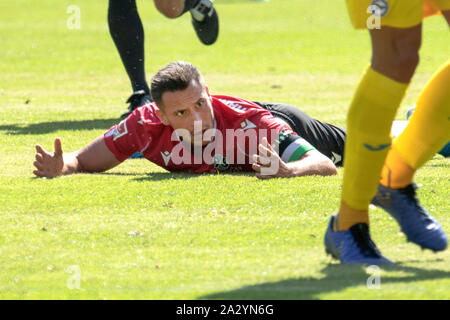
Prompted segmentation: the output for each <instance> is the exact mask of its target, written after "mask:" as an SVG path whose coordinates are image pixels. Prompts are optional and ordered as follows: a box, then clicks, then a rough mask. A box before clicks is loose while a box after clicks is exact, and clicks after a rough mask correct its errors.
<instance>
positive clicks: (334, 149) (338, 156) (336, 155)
mask: <svg viewBox="0 0 450 320" xmlns="http://www.w3.org/2000/svg"><path fill="white" fill-rule="evenodd" d="M254 102H255V103H256V104H257V105H259V106H261V107H263V108H264V109H266V110H267V111H269V112H270V113H271V114H272V115H273V116H274V117H277V118H280V119H282V120H284V121H285V122H287V124H289V125H290V126H291V128H292V130H293V131H294V132H296V133H297V134H298V135H299V136H301V137H302V138H303V139H305V140H306V141H308V142H309V143H311V144H312V145H313V146H314V147H315V148H316V149H317V150H318V151H319V152H320V153H322V154H324V155H326V156H327V157H328V158H330V159H331V160H332V161H333V162H334V164H335V165H336V166H343V163H344V145H345V136H346V132H345V130H344V129H342V128H339V127H336V126H333V125H332V124H329V123H324V122H320V121H319V120H316V119H313V118H311V117H310V116H308V115H307V114H306V113H304V112H303V111H301V110H300V109H298V108H296V107H294V106H291V105H289V104H283V103H271V102H257V101H254Z"/></svg>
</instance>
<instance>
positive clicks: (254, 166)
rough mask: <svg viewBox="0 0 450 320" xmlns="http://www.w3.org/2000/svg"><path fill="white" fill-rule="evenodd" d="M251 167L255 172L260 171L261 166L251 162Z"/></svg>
mask: <svg viewBox="0 0 450 320" xmlns="http://www.w3.org/2000/svg"><path fill="white" fill-rule="evenodd" d="M252 169H253V171H255V172H261V166H260V165H259V164H256V163H253V164H252Z"/></svg>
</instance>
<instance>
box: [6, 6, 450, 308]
mask: <svg viewBox="0 0 450 320" xmlns="http://www.w3.org/2000/svg"><path fill="white" fill-rule="evenodd" d="M72 4H75V5H78V6H79V7H80V9H81V29H79V30H71V29H68V28H67V25H66V21H67V19H68V18H69V14H67V12H66V10H67V7H68V6H69V5H72ZM216 6H217V9H218V12H219V15H220V23H221V25H220V27H221V32H220V36H219V39H218V42H217V43H216V44H215V45H214V46H211V47H205V46H202V45H201V44H200V42H199V41H198V40H197V38H196V36H195V33H194V31H193V29H192V28H191V26H190V18H189V17H188V15H187V16H183V17H182V18H180V19H176V20H169V19H166V18H164V17H163V16H162V15H160V14H159V13H158V12H157V11H156V9H155V8H154V5H153V1H150V0H149V1H143V0H141V1H139V2H138V7H139V11H140V15H141V18H142V20H143V22H144V27H145V32H146V65H147V74H148V78H150V77H151V75H152V74H153V73H154V72H155V71H156V70H158V69H159V68H161V67H162V66H164V65H165V64H166V63H168V62H170V61H173V60H186V61H190V62H192V63H194V64H195V65H197V66H198V67H199V69H200V70H201V71H202V72H203V74H204V76H205V78H206V80H207V82H208V84H209V87H210V89H211V92H212V93H220V94H231V95H235V96H240V97H243V98H247V99H255V100H261V101H280V102H286V103H290V104H293V105H296V106H298V107H300V108H301V109H302V110H303V111H305V112H307V113H309V114H310V115H311V116H313V117H317V118H319V119H321V120H324V121H327V122H331V123H334V124H337V125H341V126H344V125H345V115H346V111H347V108H348V105H349V102H350V99H351V97H352V94H353V91H354V88H355V86H356V83H357V81H358V79H359V77H360V75H361V72H362V70H363V69H364V67H365V65H366V64H367V63H368V61H369V58H370V43H369V38H368V35H367V32H364V31H355V30H353V29H352V27H351V25H350V22H349V20H348V17H347V13H346V8H345V1H329V0H327V1H325V0H323V1H306V0H272V1H270V2H252V1H244V0H242V1H238V0H235V1H229V0H217V1H216ZM106 12H107V1H88V0H76V1H72V0H71V1H68V0H61V1H54V0H41V1H39V2H37V1H32V0H15V1H2V2H1V3H0V44H1V48H0V141H1V142H0V163H1V167H0V228H1V233H0V270H1V272H0V298H1V299H235V298H238V299H450V251H449V250H446V251H444V252H441V253H438V254H434V253H431V252H429V251H421V250H420V249H419V248H418V247H416V246H415V245H413V244H408V243H407V242H406V241H405V237H404V235H403V234H401V233H400V231H399V227H398V225H397V224H396V223H395V222H394V221H393V220H392V219H391V218H389V216H388V215H387V214H385V213H383V212H382V211H380V210H378V209H376V210H373V211H372V214H371V226H372V229H371V232H372V236H373V238H374V240H375V241H376V243H377V244H378V247H379V248H380V249H381V251H382V252H383V254H384V255H385V256H387V257H388V258H390V259H391V260H393V261H395V262H396V265H395V266H392V267H386V268H383V269H382V270H381V286H380V288H379V289H369V288H367V286H366V281H367V279H368V277H369V276H370V272H368V270H367V269H366V268H365V267H362V266H352V267H349V266H344V265H340V264H337V263H336V262H333V261H332V260H331V258H329V257H327V256H326V255H325V253H324V246H323V235H324V231H325V228H326V224H327V221H328V219H329V216H330V214H331V213H333V212H334V211H335V210H336V209H337V206H338V200H339V195H340V184H341V179H342V173H343V171H342V170H340V171H339V175H338V176H335V177H326V178H321V177H304V178H295V179H276V180H270V181H261V180H258V179H257V178H255V177H254V176H253V175H251V174H248V175H243V174H234V175H231V174H228V175H226V174H221V175H215V174H213V175H201V176H194V175H186V174H170V173H168V172H165V171H164V170H163V169H161V168H159V167H156V166H154V165H152V164H151V163H149V162H147V161H145V160H128V161H126V162H125V163H123V164H122V165H121V166H119V167H117V168H115V169H114V170H112V171H110V172H108V173H104V174H95V175H88V174H82V175H75V176H69V177H62V178H58V179H35V178H34V177H33V174H32V170H33V165H32V163H33V161H34V145H35V144H36V143H40V144H42V145H43V146H44V147H46V148H47V149H51V148H52V147H53V140H54V138H55V137H61V139H62V142H63V150H65V151H67V152H69V151H73V150H76V149H78V148H80V147H81V146H83V145H85V144H86V143H87V142H88V141H90V140H92V139H94V138H95V137H97V136H99V135H101V134H102V133H104V132H105V131H106V130H107V129H108V128H109V127H110V126H111V125H112V124H114V123H115V122H116V121H117V119H118V117H119V116H120V114H122V113H123V112H124V111H125V109H126V105H125V103H124V100H125V99H126V98H127V97H128V95H129V94H130V87H129V82H128V78H127V77H126V74H125V71H124V69H123V66H122V64H121V62H120V60H119V57H118V54H117V51H116V49H115V47H114V44H113V42H112V40H111V38H110V35H109V31H108V26H107V22H106ZM423 33H424V40H423V47H422V50H421V57H422V60H421V64H420V66H419V68H418V70H417V73H416V75H415V77H414V79H413V82H412V84H411V87H410V90H409V92H408V94H407V97H406V99H405V101H404V103H403V104H402V107H401V109H400V111H399V113H398V116H397V117H398V119H404V118H405V113H406V110H407V108H408V107H409V106H411V105H413V104H414V101H415V99H416V98H417V96H418V94H419V92H420V89H421V88H422V86H423V85H424V84H425V82H426V81H427V79H428V78H429V77H430V76H431V74H432V73H433V72H434V70H436V69H437V68H438V67H439V66H440V65H441V64H442V63H443V62H445V61H446V59H448V53H449V52H450V33H449V29H448V26H447V25H446V23H445V21H444V20H443V19H442V18H441V17H433V18H429V19H427V20H426V22H425V24H424V32H423ZM416 182H417V183H419V184H421V185H422V188H420V190H419V197H420V198H421V200H422V202H423V204H424V205H425V206H426V207H427V208H428V209H429V210H430V212H431V213H432V214H433V215H434V216H435V217H436V218H437V219H438V220H439V221H440V222H441V224H442V225H443V227H444V229H445V230H446V232H447V234H450V216H449V213H450V201H449V199H450V163H449V160H448V159H444V158H443V157H441V156H435V157H434V158H433V159H432V160H431V161H430V162H428V163H427V165H426V166H425V167H424V168H422V169H421V170H420V171H419V172H418V173H417V177H416ZM71 266H77V267H76V268H78V270H79V271H80V272H81V281H80V288H79V289H76V288H75V289H70V288H69V287H70V286H68V281H69V283H72V282H70V281H71V279H73V278H72V276H73V275H72V274H70V273H69V272H68V268H69V269H70V268H71Z"/></svg>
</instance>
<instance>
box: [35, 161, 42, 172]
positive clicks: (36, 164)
mask: <svg viewBox="0 0 450 320" xmlns="http://www.w3.org/2000/svg"><path fill="white" fill-rule="evenodd" d="M33 165H34V166H35V167H36V168H37V169H38V170H40V171H44V166H43V165H42V164H41V163H40V162H37V161H35V162H33Z"/></svg>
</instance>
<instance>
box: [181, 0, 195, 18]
mask: <svg viewBox="0 0 450 320" xmlns="http://www.w3.org/2000/svg"><path fill="white" fill-rule="evenodd" d="M198 1H199V0H184V9H183V12H182V13H181V14H180V16H182V15H183V14H184V13H185V12H186V11H189V10H191V9H192V7H193V6H194V5H196V4H197V2H198Z"/></svg>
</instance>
